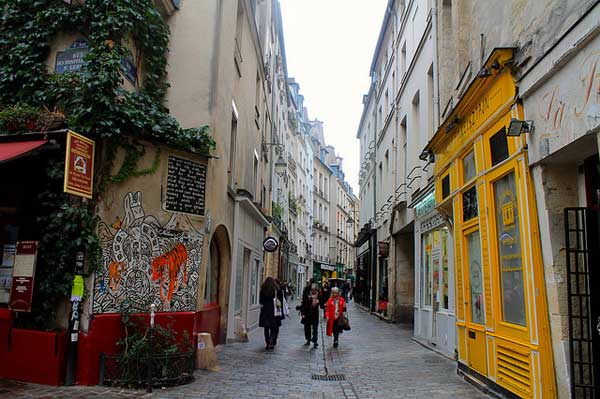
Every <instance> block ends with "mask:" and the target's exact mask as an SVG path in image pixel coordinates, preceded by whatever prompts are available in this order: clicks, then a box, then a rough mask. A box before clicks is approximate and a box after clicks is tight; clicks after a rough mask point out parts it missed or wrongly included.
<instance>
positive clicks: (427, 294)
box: [421, 233, 433, 306]
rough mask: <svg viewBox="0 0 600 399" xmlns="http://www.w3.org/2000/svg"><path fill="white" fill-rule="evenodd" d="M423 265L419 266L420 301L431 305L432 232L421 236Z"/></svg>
mask: <svg viewBox="0 0 600 399" xmlns="http://www.w3.org/2000/svg"><path fill="white" fill-rule="evenodd" d="M423 237H424V238H423V267H422V268H421V281H422V283H423V287H422V289H421V295H422V297H421V303H422V304H423V305H425V306H431V290H432V281H431V252H432V250H433V234H432V233H427V234H424V236H423Z"/></svg>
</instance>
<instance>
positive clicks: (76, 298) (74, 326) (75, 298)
mask: <svg viewBox="0 0 600 399" xmlns="http://www.w3.org/2000/svg"><path fill="white" fill-rule="evenodd" d="M84 261H85V255H84V252H83V251H78V252H77V253H76V254H75V269H74V274H75V278H74V279H73V289H72V290H71V302H72V303H73V306H72V310H71V319H70V320H69V347H68V353H67V365H66V372H65V385H74V384H75V374H76V370H77V345H78V343H79V319H80V310H79V304H80V303H81V300H82V296H83V265H84Z"/></svg>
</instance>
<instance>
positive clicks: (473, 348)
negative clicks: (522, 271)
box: [464, 227, 487, 376]
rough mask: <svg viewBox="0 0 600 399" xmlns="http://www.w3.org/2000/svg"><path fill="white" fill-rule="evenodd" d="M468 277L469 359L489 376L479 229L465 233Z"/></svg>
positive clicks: (470, 365)
mask: <svg viewBox="0 0 600 399" xmlns="http://www.w3.org/2000/svg"><path fill="white" fill-rule="evenodd" d="M464 243H465V245H464V248H465V254H464V260H465V266H466V267H465V271H466V277H467V287H468V297H467V300H466V302H467V316H468V317H467V359H468V362H469V367H471V368H472V369H474V370H475V371H477V372H479V373H481V374H482V375H486V376H487V355H486V347H485V293H484V290H483V266H482V261H481V236H480V233H479V229H478V228H477V227H475V228H473V229H469V230H467V231H465V233H464Z"/></svg>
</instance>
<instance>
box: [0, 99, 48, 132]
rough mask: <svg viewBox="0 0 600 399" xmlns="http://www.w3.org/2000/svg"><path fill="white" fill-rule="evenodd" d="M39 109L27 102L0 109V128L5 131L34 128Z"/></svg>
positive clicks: (37, 119) (36, 124)
mask: <svg viewBox="0 0 600 399" xmlns="http://www.w3.org/2000/svg"><path fill="white" fill-rule="evenodd" d="M40 113H41V110H40V109H39V108H37V107H33V106H30V105H27V104H16V105H11V106H8V107H6V108H4V109H2V110H0V129H1V130H4V131H5V132H9V133H15V132H19V131H31V130H35V129H36V128H37V126H38V124H39V116H40Z"/></svg>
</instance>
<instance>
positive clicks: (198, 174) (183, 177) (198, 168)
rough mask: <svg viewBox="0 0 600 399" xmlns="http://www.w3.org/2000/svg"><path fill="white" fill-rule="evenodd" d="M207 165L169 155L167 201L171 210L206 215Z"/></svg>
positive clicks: (168, 208)
mask: <svg viewBox="0 0 600 399" xmlns="http://www.w3.org/2000/svg"><path fill="white" fill-rule="evenodd" d="M205 191H206V165H204V164H201V163H198V162H193V161H189V160H187V159H183V158H178V157H174V156H169V163H168V166H167V201H166V204H165V209H166V210H167V211H171V212H183V213H190V214H192V215H204V205H205V204H204V194H205Z"/></svg>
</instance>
